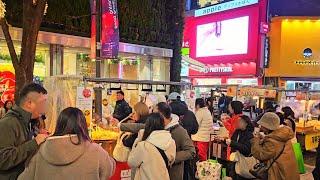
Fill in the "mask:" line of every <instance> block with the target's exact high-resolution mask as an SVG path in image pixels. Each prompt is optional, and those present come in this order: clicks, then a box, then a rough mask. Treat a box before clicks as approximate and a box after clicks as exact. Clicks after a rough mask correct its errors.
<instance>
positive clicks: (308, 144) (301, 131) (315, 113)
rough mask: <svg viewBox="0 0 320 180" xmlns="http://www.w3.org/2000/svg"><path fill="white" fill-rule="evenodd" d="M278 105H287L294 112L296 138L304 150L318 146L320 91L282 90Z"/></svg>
mask: <svg viewBox="0 0 320 180" xmlns="http://www.w3.org/2000/svg"><path fill="white" fill-rule="evenodd" d="M280 94H281V98H280V102H279V105H280V107H285V106H289V107H291V108H292V110H293V111H294V112H295V115H296V118H298V120H299V121H298V122H296V131H297V135H296V136H297V140H298V142H299V143H300V144H301V146H302V147H303V149H305V150H312V149H316V148H317V147H318V142H319V139H320V121H319V103H320V91H301V90H290V91H288V90H286V91H285V90H282V91H280Z"/></svg>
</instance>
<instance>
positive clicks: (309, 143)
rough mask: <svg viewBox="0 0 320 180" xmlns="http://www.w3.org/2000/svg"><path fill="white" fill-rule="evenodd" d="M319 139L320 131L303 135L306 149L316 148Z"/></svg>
mask: <svg viewBox="0 0 320 180" xmlns="http://www.w3.org/2000/svg"><path fill="white" fill-rule="evenodd" d="M319 140H320V132H317V133H313V134H306V137H305V147H306V150H307V151H308V150H312V149H316V148H317V147H318V145H319Z"/></svg>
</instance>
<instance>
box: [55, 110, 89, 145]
mask: <svg viewBox="0 0 320 180" xmlns="http://www.w3.org/2000/svg"><path fill="white" fill-rule="evenodd" d="M68 134H76V135H77V136H78V139H79V141H78V142H77V143H74V142H72V143H73V144H75V145H79V144H81V142H82V141H91V139H90V136H89V133H88V127H87V123H86V118H85V116H84V115H83V113H82V111H81V110H80V109H78V108H73V107H68V108H66V109H64V110H63V111H62V112H61V113H60V115H59V117H58V121H57V126H56V130H55V132H54V134H53V136H64V135H68Z"/></svg>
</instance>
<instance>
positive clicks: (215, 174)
mask: <svg viewBox="0 0 320 180" xmlns="http://www.w3.org/2000/svg"><path fill="white" fill-rule="evenodd" d="M221 168H222V165H221V164H219V163H218V162H217V161H215V160H207V161H202V162H199V163H198V164H197V177H198V178H199V180H220V178H221Z"/></svg>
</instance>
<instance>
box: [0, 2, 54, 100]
mask: <svg viewBox="0 0 320 180" xmlns="http://www.w3.org/2000/svg"><path fill="white" fill-rule="evenodd" d="M47 1H48V0H23V4H22V5H23V17H22V30H23V33H22V42H21V54H20V57H18V55H17V53H16V50H15V48H14V44H13V41H12V38H11V35H10V32H9V25H8V23H7V20H6V19H5V17H2V18H1V17H0V25H1V27H2V31H3V34H4V36H5V39H6V42H7V45H8V49H9V53H10V56H11V60H12V64H13V67H14V70H15V76H16V89H15V90H16V92H15V99H17V98H18V97H19V91H20V89H21V88H22V87H23V86H24V85H25V84H27V83H30V82H32V81H33V70H34V62H35V53H36V45H37V38H38V33H39V29H40V25H41V22H42V19H43V16H44V12H45V10H46V4H47Z"/></svg>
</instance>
